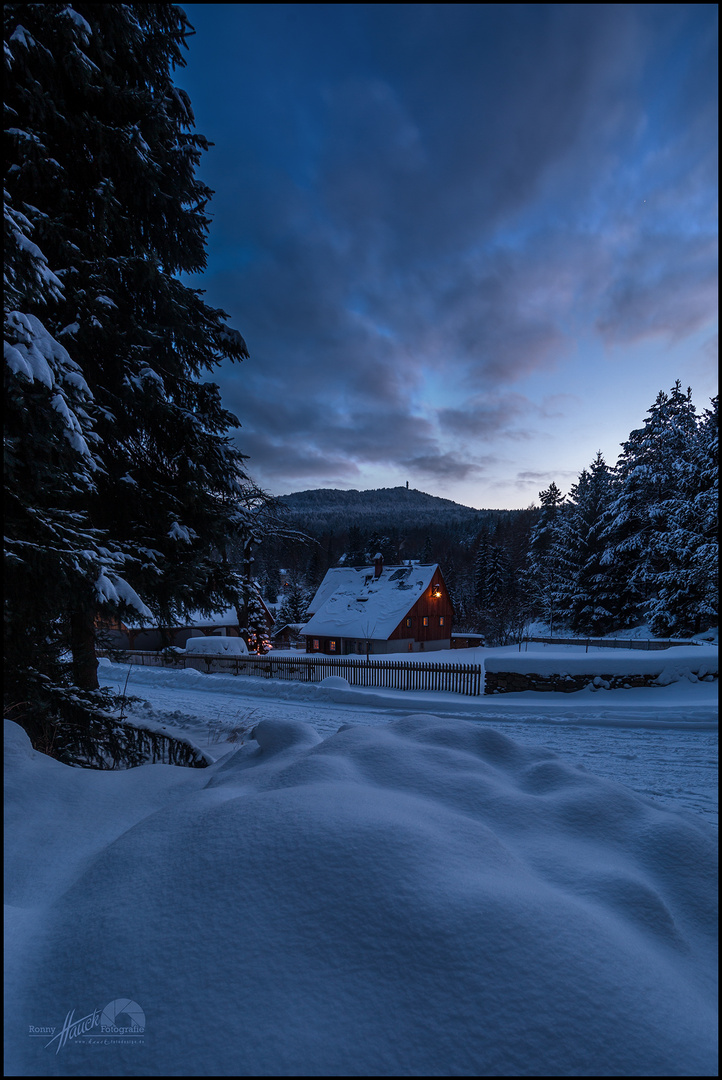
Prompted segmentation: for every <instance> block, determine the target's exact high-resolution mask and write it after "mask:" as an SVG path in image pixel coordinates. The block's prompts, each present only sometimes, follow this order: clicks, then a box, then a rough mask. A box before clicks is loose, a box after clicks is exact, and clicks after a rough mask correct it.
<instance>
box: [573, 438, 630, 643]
mask: <svg viewBox="0 0 722 1080" xmlns="http://www.w3.org/2000/svg"><path fill="white" fill-rule="evenodd" d="M611 492H612V481H611V473H610V470H609V469H608V467H607V465H606V462H605V461H604V458H603V456H602V454H601V452H598V453H597V456H596V458H595V459H594V461H593V462H592V464H591V465H590V467H589V470H588V471H587V470H586V469H583V470H582V472H581V474H580V476H579V480H578V482H577V483H576V484H574V485H573V486H572V488H571V491H570V492H569V505H568V507H567V511H566V513H565V514H564V517H563V519H562V522H561V528H562V535H561V543H560V545H559V554H560V568H561V573H562V583H561V586H560V591H559V611H560V616H561V617H562V619H563V620H564V621H565V622H568V623H569V625H570V626H571V629H572V630H574V631H575V632H581V633H583V634H606V633H608V632H609V631H610V630H612V629H613V628H614V621H615V611H616V609H617V592H616V590H615V589H614V588H612V587H611V586H610V581H609V577H610V575H609V573H608V568H607V567H605V566H603V565H602V562H601V560H602V557H603V555H604V551H605V542H604V537H603V527H604V520H605V514H606V513H607V511H608V509H609V505H610V501H611Z"/></svg>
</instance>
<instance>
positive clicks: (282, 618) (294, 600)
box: [274, 581, 310, 630]
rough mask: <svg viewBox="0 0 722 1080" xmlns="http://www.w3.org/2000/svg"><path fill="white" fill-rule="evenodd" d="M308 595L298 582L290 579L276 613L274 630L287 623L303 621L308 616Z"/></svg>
mask: <svg viewBox="0 0 722 1080" xmlns="http://www.w3.org/2000/svg"><path fill="white" fill-rule="evenodd" d="M309 600H310V597H309V595H308V592H307V590H306V589H304V588H303V586H302V585H301V583H300V582H298V581H292V582H291V585H290V588H289V589H288V591H287V592H286V593H285V595H284V597H283V600H282V601H281V606H280V607H279V609H278V612H277V614H276V623H275V627H274V629H275V630H280V629H281V627H282V626H285V625H286V624H287V623H304V622H306V619H307V617H308V615H307V613H308V604H309Z"/></svg>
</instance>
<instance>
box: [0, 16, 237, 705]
mask: <svg viewBox="0 0 722 1080" xmlns="http://www.w3.org/2000/svg"><path fill="white" fill-rule="evenodd" d="M3 19H4V41H5V61H6V76H7V77H6V93H5V103H6V117H7V118H6V133H7V134H6V139H7V142H8V146H9V153H8V155H7V158H6V174H5V191H6V207H7V213H8V214H9V218H8V217H6V242H7V237H8V229H9V230H10V232H11V234H12V237H13V238H14V248H13V249H12V253H13V263H12V267H11V274H10V276H11V278H12V280H13V283H14V292H13V294H12V296H9V297H8V298H7V303H8V305H9V306H8V307H7V308H6V341H8V343H9V344H10V346H11V347H14V348H15V353H14V354H13V353H11V354H10V356H11V367H10V377H11V379H14V380H15V382H14V383H13V384H12V392H13V393H14V394H15V398H14V401H13V408H14V411H15V420H14V427H13V429H12V431H11V434H12V436H13V439H14V442H13V452H14V454H15V456H14V457H11V459H10V466H9V473H10V476H11V478H12V483H13V485H14V491H15V492H19V491H21V489H22V488H23V486H24V485H25V484H26V477H27V475H29V474H30V473H32V472H33V470H34V469H35V462H34V460H33V454H34V452H35V451H33V452H31V451H29V450H27V449H25V450H23V449H22V447H21V443H22V442H23V439H24V438H27V441H30V440H31V439H32V436H33V434H34V433H39V432H42V442H41V444H40V446H39V449H38V455H39V459H40V460H41V462H44V464H43V469H44V472H43V471H42V470H40V471H39V472H38V473H37V475H38V477H39V479H38V483H37V484H36V485H34V486H33V484H30V485H27V486H26V496H25V501H26V506H25V507H23V503H22V499H19V500H18V503H17V507H16V511H17V516H18V518H19V519H20V518H22V517H23V513H25V525H24V527H25V530H26V532H27V531H28V529H31V523H30V524H29V521H30V519H29V518H28V514H30V515H31V516H32V515H33V514H35V513H36V504H35V502H34V501H33V500H37V503H38V505H39V506H40V508H41V509H46V504H49V506H50V508H51V509H52V510H53V511H55V510H57V511H58V514H57V515H56V517H58V518H59V519H60V521H61V522H62V521H65V523H66V525H67V526H68V528H70V526H71V525H72V528H74V529H75V530H76V531H77V532H78V534H79V535H80V534H82V535H83V536H84V537H85V538H86V539H87V540H88V542H87V543H85V542H83V544H82V545H81V544H80V543H77V544H76V543H75V541H74V539H73V538H72V536H70V534H69V533H67V536H68V545H70V546H71V548H72V549H73V550H76V551H79V550H82V552H83V553H84V557H83V559H75V560H73V555H72V551H71V554H70V556H69V563H70V564H71V565H72V568H73V571H74V575H75V576H74V577H73V578H72V580H71V581H70V580H69V581H66V579H65V578H64V577H62V576H61V577H60V578H59V579H57V580H56V579H55V578H54V577H53V576H52V573H51V574H50V575H49V576H48V577H47V579H45V572H46V570H47V569H48V566H47V564H43V565H42V566H41V564H39V563H38V564H34V566H33V567H31V568H27V570H26V571H23V572H25V573H27V574H28V575H29V574H32V573H35V574H37V572H38V571H40V570H42V571H43V576H44V580H43V585H44V586H46V588H47V590H48V591H47V596H48V601H47V603H48V608H49V610H52V611H54V612H55V615H56V618H55V619H54V620H53V626H60V624H61V622H62V621H63V620H64V623H65V626H66V627H67V628H68V634H69V637H68V639H67V640H69V643H70V645H71V647H72V650H73V653H74V656H75V660H76V663H75V681H76V684H78V685H80V686H83V687H86V688H92V687H94V686H97V677H96V672H95V667H96V661H95V657H94V649H93V625H94V619H95V616H96V612H97V610H98V606H99V602H100V603H102V602H105V603H106V605H107V604H111V605H115V606H116V609H117V607H118V604H119V603H120V604H122V603H124V602H128V601H131V602H134V600H133V597H135V596H142V597H143V602H144V603H145V604H147V605H148V607H149V608H150V610H151V611H152V612H153V614H154V616H155V618H156V619H158V620H159V621H160V622H161V623H166V624H167V623H169V622H171V621H172V620H173V619H175V618H177V617H182V615H183V614H184V613H187V612H189V611H190V610H191V609H195V608H200V609H202V610H206V611H210V610H211V609H212V608H213V607H214V606H218V605H219V604H221V603H223V602H229V600H231V599H232V596H233V594H234V588H235V584H236V583H235V580H234V578H233V575H232V571H231V570H230V568H229V566H228V562H227V560H226V559H225V551H226V545H227V543H228V541H229V538H230V537H231V536H233V535H234V534H235V533H236V532H238V531H242V530H243V529H244V527H245V526H246V518H245V513H244V510H243V508H242V506H239V495H240V494H241V492H242V489H243V485H244V483H245V477H244V472H243V463H242V457H241V455H240V454H239V452H238V451H237V450H236V449H235V448H234V446H233V444H232V443H231V441H230V438H229V436H228V431H229V429H230V428H232V427H234V426H236V425H237V421H236V419H235V417H233V416H232V415H231V414H230V413H228V412H227V411H225V410H224V409H223V407H222V405H221V401H220V396H219V392H218V388H217V386H215V385H214V384H213V383H211V382H207V381H204V375H205V374H206V373H207V372H210V371H212V370H213V369H214V368H215V367H216V365H217V364H218V363H219V362H220V361H221V360H222V359H224V358H230V359H240V358H242V357H244V356H246V355H247V351H246V347H245V344H244V342H243V339H242V338H241V336H240V334H238V333H237V332H236V331H232V330H230V328H229V327H227V325H226V323H225V318H226V316H225V314H224V313H223V312H221V311H217V310H214V309H213V308H210V307H209V306H208V305H206V304H205V303H204V302H203V299H202V294H201V293H200V292H199V291H198V290H194V289H191V288H189V287H188V286H186V285H184V284H183V283H182V282H181V280H180V278H179V276H178V275H179V274H181V273H183V272H187V273H191V272H196V271H199V270H201V269H203V267H204V265H205V238H206V232H207V227H208V221H209V219H208V218H207V216H206V215H205V212H204V208H205V205H206V203H207V201H208V199H209V197H210V194H211V192H210V191H209V190H208V189H207V188H206V187H205V186H204V185H203V184H201V183H200V182H199V181H198V180H196V178H195V175H194V174H195V168H196V166H197V164H198V162H199V159H200V155H201V152H202V150H203V149H205V148H206V145H207V144H206V142H205V140H204V139H203V138H202V136H199V135H197V134H194V133H193V115H192V111H191V108H190V103H189V101H188V98H187V96H186V95H185V94H184V93H183V92H182V91H180V90H178V89H177V88H176V87H175V86H174V84H173V80H172V77H171V72H172V69H173V68H174V67H175V66H178V65H182V64H183V62H184V61H183V57H182V51H181V49H182V46H183V45H184V44H185V37H186V35H187V33H188V32H189V29H190V28H189V26H188V23H187V20H186V18H185V15H184V13H183V11H182V10H181V9H180V8H178V7H176V6H174V5H171V4H148V5H121V4H87V5H86V4H78V5H76V6H75V7H72V8H71V7H68V6H65V5H60V4H7V5H5V6H4V9H3ZM8 220H9V221H10V223H11V224H10V225H9V226H8V224H7V222H8ZM31 245H34V247H32V246H31ZM41 286H42V287H41ZM13 311H14V312H17V315H16V316H12V317H10V313H11V312H13ZM40 327H42V329H41V328H40ZM28 335H30V337H28ZM33 335H34V338H35V341H36V342H37V341H38V340H40V341H42V342H43V343H44V344H43V345H42V349H44V350H45V351H44V353H43V352H42V349H41V352H40V355H42V357H43V358H44V359H45V361H46V363H47V368H48V371H46V370H45V368H42V365H40V362H39V360H38V361H37V363H36V365H35V367H33V365H32V363H31V362H30V358H31V357H34V356H35V352H37V350H35V351H33V350H34V347H35V346H34V341H33ZM60 346H62V350H61V348H60ZM23 349H25V352H24V353H23ZM18 355H19V356H20V358H21V359H24V360H25V362H26V364H28V365H29V366H30V369H31V373H32V375H31V377H30V378H29V377H28V374H27V372H26V371H23V370H22V365H19V361H18ZM12 365H14V368H13V366H12ZM39 372H40V374H38V373H39ZM48 372H49V374H48ZM23 380H25V381H24V382H23ZM23 396H24V401H23V400H22V399H23ZM26 406H27V408H26ZM64 406H66V407H64ZM25 414H27V415H25ZM68 432H70V435H71V437H70V438H68ZM19 448H20V449H19ZM23 470H25V472H23ZM41 486H42V489H43V492H42V493H41V492H40V490H39V489H40V487H41ZM36 489H37V490H36ZM68 515H74V516H71V517H68ZM46 520H47V522H48V525H47V528H46V533H48V534H51V533H54V532H55V533H58V535H59V536H60V537H62V536H63V534H62V531H60V532H58V530H56V529H55V527H54V521H53V519H52V515H49V516H48V515H46ZM21 526H22V523H20V524H19V525H18V532H17V540H18V543H21V542H22V540H23V538H24V537H23V532H22V527H21ZM41 535H42V533H41ZM91 541H92V542H91ZM58 545H59V546H60V547H62V544H61V543H60V541H58ZM48 546H49V547H50V546H52V545H48ZM85 553H87V558H86V557H85ZM36 555H37V553H34V554H33V558H35V557H36ZM102 560H105V569H104V565H103V562H102ZM66 561H67V560H66ZM51 563H52V559H51ZM121 568H122V576H121V575H120V569H121ZM13 573H14V574H16V576H15V577H14V580H15V581H17V582H18V588H17V590H16V591H17V595H18V597H20V596H21V595H22V584H21V582H22V574H21V573H20V572H19V571H15V570H14V571H13ZM112 573H115V574H116V577H115V578H113V577H112V576H111V574H112ZM119 586H120V588H119ZM37 589H38V586H37V581H36V592H37ZM51 593H52V596H51ZM139 604H141V601H138V604H137V605H136V606H138V605H139ZM25 621H27V620H26V614H25V612H20V611H16V612H15V615H14V616H13V620H11V627H12V626H14V627H21V626H23V625H24V622H25Z"/></svg>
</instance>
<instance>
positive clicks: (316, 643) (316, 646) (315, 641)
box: [313, 637, 321, 649]
mask: <svg viewBox="0 0 722 1080" xmlns="http://www.w3.org/2000/svg"><path fill="white" fill-rule="evenodd" d="M313 647H314V649H320V648H321V642H320V641H319V640H318V638H317V637H315V638H314V639H313Z"/></svg>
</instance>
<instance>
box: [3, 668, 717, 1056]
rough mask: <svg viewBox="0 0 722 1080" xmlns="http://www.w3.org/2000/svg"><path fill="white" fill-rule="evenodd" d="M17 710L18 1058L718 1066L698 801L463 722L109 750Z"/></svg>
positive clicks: (13, 1046)
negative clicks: (75, 764)
mask: <svg viewBox="0 0 722 1080" xmlns="http://www.w3.org/2000/svg"><path fill="white" fill-rule="evenodd" d="M208 678H209V679H211V678H213V676H208ZM6 731H7V736H6V740H7V741H6V755H5V768H6V804H7V808H6V858H7V866H6V876H5V880H6V890H7V892H6V901H7V904H8V907H7V908H6V912H7V918H6V925H7V946H8V947H7V960H6V964H7V984H6V990H7V992H6V1025H5V1031H6V1075H33V1074H36V1075H63V1076H86V1075H95V1074H98V1075H109V1076H165V1075H186V1076H203V1075H210V1076H231V1075H257V1076H274V1075H306V1074H309V1075H322V1076H330V1075H343V1076H364V1075H398V1076H402V1075H403V1076H418V1075H426V1074H430V1075H437V1076H449V1075H467V1076H479V1075H480V1076H485V1075H486V1076H543V1075H558V1076H596V1075H602V1076H627V1075H628V1076H645V1075H660V1076H690V1075H716V1068H717V1063H716V1055H715V1032H716V1023H717V1011H716V1001H715V968H716V955H717V952H716V874H715V864H716V851H717V845H716V834H715V832H714V831H713V830H712V829H711V828H709V827H708V826H707V825H706V824H705V823H704V822H702V821H700V820H698V819H695V818H693V817H692V816H691V815H686V814H682V813H678V812H675V811H668V810H664V809H662V808H660V807H659V806H657V805H655V804H654V803H653V802H651V801H650V800H648V799H645V798H642V797H640V796H638V795H635V794H634V793H633V792H631V791H630V790H628V789H627V788H625V787H623V786H622V785H619V784H617V783H614V782H612V781H608V780H603V779H600V778H598V777H596V776H593V775H591V774H590V773H588V772H586V771H584V770H583V769H580V768H578V767H576V766H574V765H571V764H569V763H565V762H564V760H563V759H561V758H560V757H558V756H557V755H556V754H554V753H553V752H551V751H549V750H546V749H544V748H541V747H530V746H525V745H522V744H521V743H518V742H516V741H515V740H513V739H510V738H508V737H506V736H505V735H504V734H502V733H500V732H499V731H495V730H493V729H490V728H488V727H485V726H483V725H480V724H478V723H473V722H469V721H465V720H456V719H451V718H448V717H447V718H439V717H436V716H430V715H411V716H407V717H404V718H402V719H395V720H392V721H391V722H390V723H388V724H385V725H384V726H382V727H374V728H370V727H364V726H355V725H354V726H345V727H342V728H341V729H340V730H339V731H338V732H336V733H335V734H333V735H331V736H329V737H327V738H322V737H321V736H320V735H319V734H318V733H317V732H316V731H315V730H314V729H313V728H312V727H310V726H309V725H307V724H302V723H297V722H293V721H290V720H280V719H279V720H263V721H261V723H259V724H258V725H257V727H256V728H255V730H254V731H253V735H252V739H251V741H249V742H248V743H247V744H245V745H243V746H241V747H240V748H239V749H238V750H236V751H235V752H233V753H231V754H229V755H227V756H225V757H223V758H222V759H220V760H218V761H217V762H216V763H215V764H213V765H211V766H210V767H209V768H208V769H205V770H189V769H181V768H176V767H171V766H164V765H148V766H142V767H140V768H137V769H131V770H127V771H125V772H116V773H102V772H93V771H91V770H79V769H71V768H68V767H67V766H64V765H62V764H60V763H59V762H57V761H53V760H51V759H49V758H47V757H45V756H43V755H40V754H37V753H35V752H33V751H32V749H31V747H30V744H29V742H28V740H27V737H26V736H25V734H24V733H23V732H22V730H21V729H20V728H19V727H17V725H14V724H11V723H7V724H6ZM121 1006H122V1007H123V1008H125V1009H126V1010H127V1012H126V1013H125V1014H122V1015H121V1016H120V1018H119V1023H120V1024H121V1025H127V1027H126V1035H127V1037H125V1038H117V1037H114V1038H107V1037H104V1033H103V1031H102V1026H103V1025H102V1023H101V1018H102V1017H105V1018H106V1022H107V1018H108V1016H111V1017H115V1016H117V1014H118V1013H119V1010H120V1008H121ZM71 1011H72V1013H73V1016H74V1018H75V1019H77V1020H80V1018H85V1019H86V1024H85V1027H84V1028H83V1027H81V1028H76V1029H75V1030H74V1031H73V1033H72V1035H68V1033H67V1032H68V1028H67V1024H66V1023H65V1021H66V1018H67V1016H68V1014H69V1013H71ZM96 1017H97V1023H96V1022H95V1018H96ZM131 1020H135V1028H133V1027H132V1025H131ZM44 1028H48V1029H52V1033H50V1032H49V1033H48V1034H46V1035H43V1036H42V1037H41V1036H38V1035H37V1032H38V1030H40V1029H44ZM64 1032H65V1035H64V1034H63V1033H64ZM116 1036H117V1033H116Z"/></svg>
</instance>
